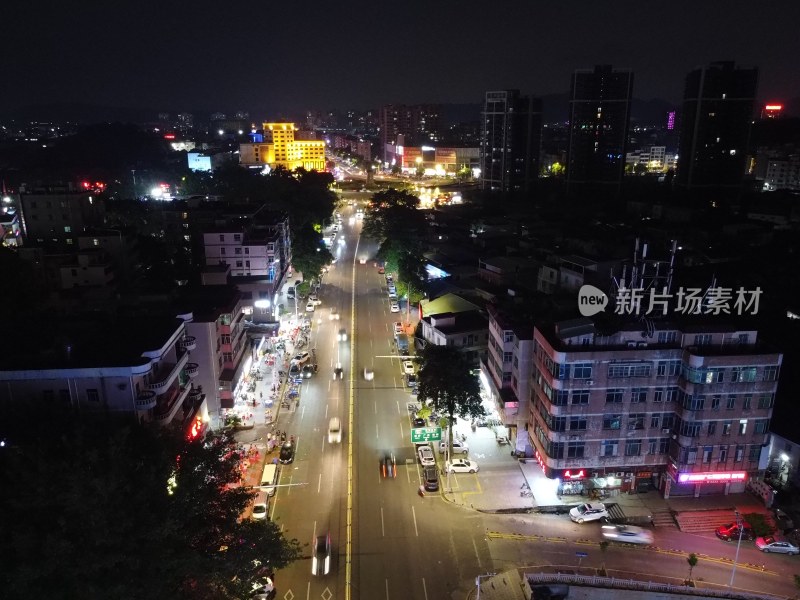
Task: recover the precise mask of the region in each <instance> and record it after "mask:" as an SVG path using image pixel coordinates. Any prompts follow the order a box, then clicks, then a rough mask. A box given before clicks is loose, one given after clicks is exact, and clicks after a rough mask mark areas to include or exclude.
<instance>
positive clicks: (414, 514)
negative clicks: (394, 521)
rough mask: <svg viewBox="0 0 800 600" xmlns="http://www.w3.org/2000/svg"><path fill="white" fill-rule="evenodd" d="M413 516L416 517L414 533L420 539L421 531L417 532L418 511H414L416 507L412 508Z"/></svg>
mask: <svg viewBox="0 0 800 600" xmlns="http://www.w3.org/2000/svg"><path fill="white" fill-rule="evenodd" d="M411 516H412V517H414V533H415V534H416V536H417V537H419V531H418V530H417V511H415V510H414V507H413V506H412V507H411Z"/></svg>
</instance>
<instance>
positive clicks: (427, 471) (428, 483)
mask: <svg viewBox="0 0 800 600" xmlns="http://www.w3.org/2000/svg"><path fill="white" fill-rule="evenodd" d="M422 479H423V480H424V482H425V489H426V490H427V491H429V492H435V491H436V490H438V489H439V473H438V472H437V470H436V467H433V466H431V467H425V468H424V469H423V470H422Z"/></svg>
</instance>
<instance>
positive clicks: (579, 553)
mask: <svg viewBox="0 0 800 600" xmlns="http://www.w3.org/2000/svg"><path fill="white" fill-rule="evenodd" d="M575 556H577V557H578V558H586V557H587V556H589V555H588V554H586V552H576V553H575Z"/></svg>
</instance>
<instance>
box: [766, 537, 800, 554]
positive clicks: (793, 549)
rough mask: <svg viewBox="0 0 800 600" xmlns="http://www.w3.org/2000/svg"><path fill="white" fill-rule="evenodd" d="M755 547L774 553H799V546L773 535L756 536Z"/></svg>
mask: <svg viewBox="0 0 800 600" xmlns="http://www.w3.org/2000/svg"><path fill="white" fill-rule="evenodd" d="M756 548H758V549H759V550H761V551H762V552H774V553H776V554H800V547H797V546H795V545H794V544H792V543H791V542H788V541H786V540H782V539H778V538H776V537H774V536H768V537H760V538H756Z"/></svg>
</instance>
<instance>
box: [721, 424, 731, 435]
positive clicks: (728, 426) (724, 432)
mask: <svg viewBox="0 0 800 600" xmlns="http://www.w3.org/2000/svg"><path fill="white" fill-rule="evenodd" d="M732 425H733V421H723V422H722V435H730V434H731V426H732Z"/></svg>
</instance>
